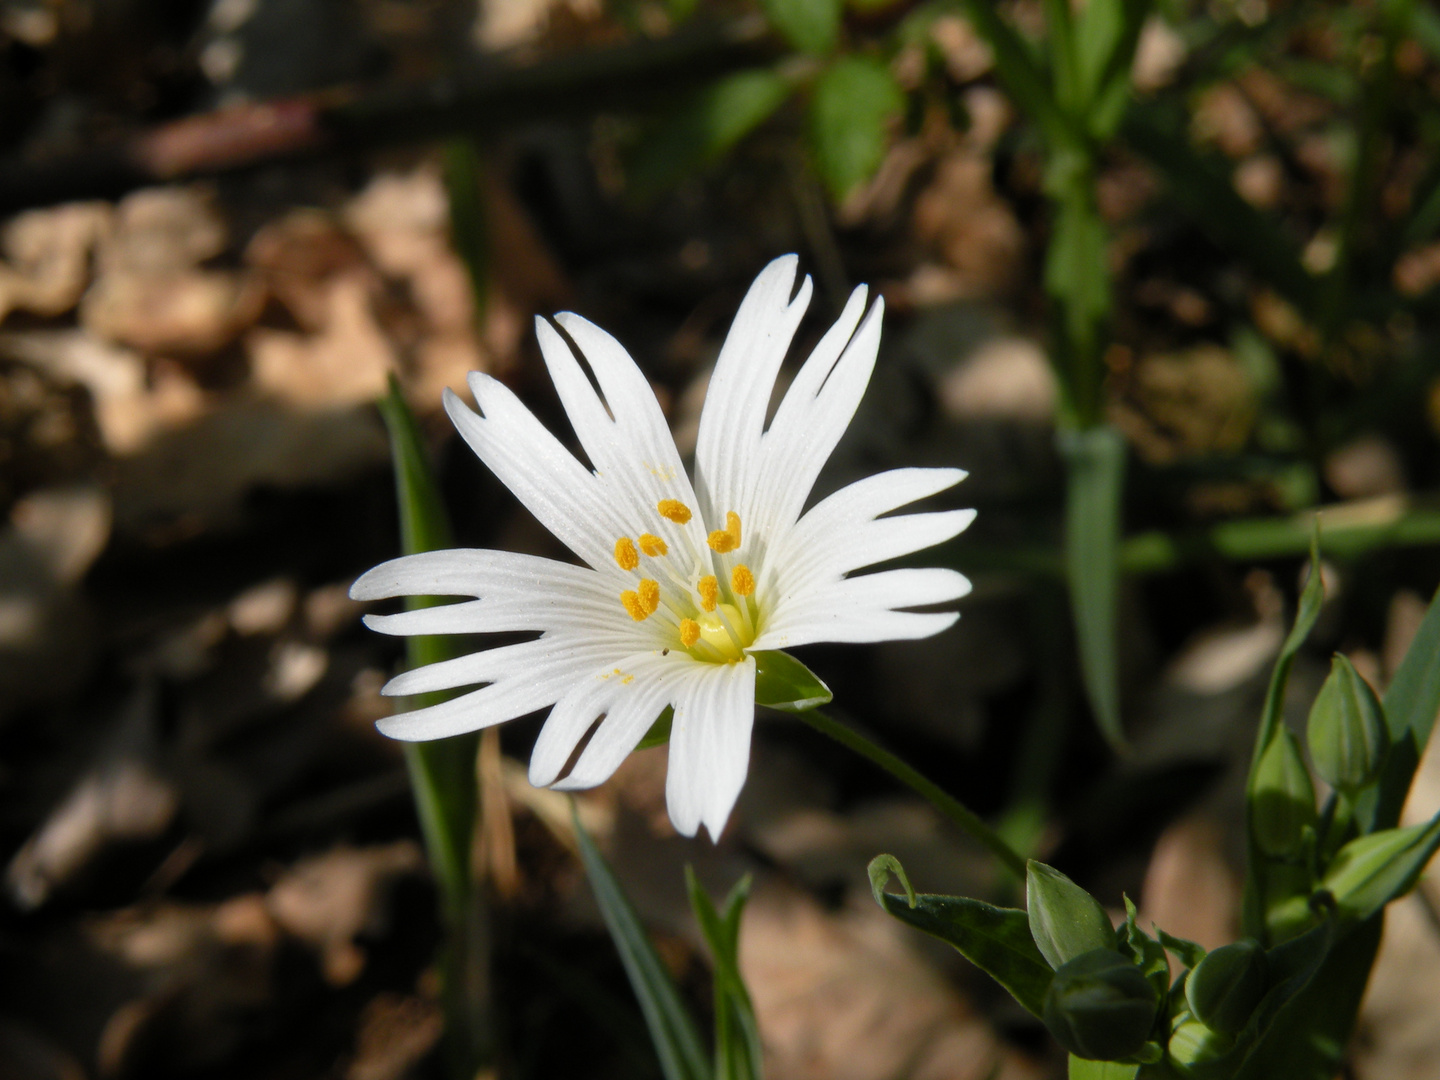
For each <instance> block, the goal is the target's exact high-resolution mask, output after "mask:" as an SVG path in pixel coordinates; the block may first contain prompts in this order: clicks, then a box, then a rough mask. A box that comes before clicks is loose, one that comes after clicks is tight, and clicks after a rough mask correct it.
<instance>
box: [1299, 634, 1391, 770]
mask: <svg viewBox="0 0 1440 1080" xmlns="http://www.w3.org/2000/svg"><path fill="white" fill-rule="evenodd" d="M1306 734H1307V736H1308V739H1309V742H1310V760H1311V761H1312V762H1314V763H1315V771H1316V772H1317V773H1319V774H1320V777H1321V779H1323V780H1324V781H1325V782H1326V783H1327V784H1329V785H1330V786H1331V787H1333V788H1335V789H1336V790H1337V791H1345V792H1354V791H1358V790H1359V789H1360V788H1363V787H1365V786H1366V785H1367V784H1369V783H1370V782H1371V781H1373V780H1374V779H1375V777H1376V776H1378V775H1379V773H1380V765H1381V763H1382V762H1383V761H1384V760H1385V754H1386V753H1387V752H1388V751H1389V749H1390V729H1389V727H1388V726H1387V725H1386V723H1385V710H1384V709H1383V708H1382V707H1381V705H1380V699H1379V698H1377V697H1376V696H1375V691H1374V690H1372V689H1370V684H1369V683H1367V682H1366V681H1365V680H1364V679H1362V678H1361V677H1360V673H1359V672H1358V671H1356V670H1355V665H1354V664H1352V663H1350V661H1349V660H1348V659H1346V658H1345V657H1344V656H1341V655H1340V654H1339V653H1336V655H1335V660H1334V663H1333V664H1332V666H1331V668H1330V677H1329V678H1327V679H1326V680H1325V685H1324V686H1322V687H1321V688H1320V693H1319V695H1318V696H1316V698H1315V704H1314V705H1313V706H1312V707H1311V709H1310V725H1309V728H1308V729H1307V732H1306Z"/></svg>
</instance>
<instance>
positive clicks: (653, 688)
mask: <svg viewBox="0 0 1440 1080" xmlns="http://www.w3.org/2000/svg"><path fill="white" fill-rule="evenodd" d="M657 656H658V654H655V653H643V654H639V655H635V656H628V657H624V658H623V659H621V660H619V661H617V662H616V663H615V664H613V665H611V664H606V665H603V666H601V667H600V668H598V669H597V670H595V671H592V672H591V673H590V674H589V675H588V676H586V677H583V678H581V679H580V680H579V681H578V682H577V683H576V684H575V685H574V686H572V687H570V688H569V689H568V690H566V691H565V693H564V694H563V695H562V696H561V698H560V700H559V701H557V702H556V703H555V707H554V708H553V709H551V710H550V716H549V718H548V719H547V720H546V721H545V726H544V727H542V728H541V729H540V735H539V737H538V738H537V739H536V740H535V749H534V750H533V751H532V752H531V755H530V782H531V783H532V784H534V785H535V786H536V787H546V786H548V785H550V784H553V783H554V782H555V778H556V777H557V776H559V775H560V770H561V769H563V768H564V767H565V762H567V761H568V760H570V755H571V754H572V753H574V751H575V747H576V745H578V744H579V742H580V739H581V738H582V737H583V736H584V735H585V733H586V732H587V731H589V730H590V727H591V725H592V724H594V723H595V720H596V718H597V717H599V716H600V715H601V714H602V713H604V714H608V716H607V719H606V722H607V723H608V722H609V716H614V715H616V714H617V713H619V714H623V713H628V712H644V711H645V710H646V708H647V701H650V700H651V699H656V700H658V699H661V698H663V697H664V695H665V693H666V688H665V685H664V680H663V674H664V671H663V669H660V670H657V668H656V660H657ZM660 659H664V660H668V659H669V658H668V657H666V658H660ZM617 668H618V669H619V672H620V673H619V674H618V675H617V674H616V669H617ZM666 704H668V702H667V701H663V700H660V702H659V704H658V705H656V706H655V708H654V714H653V715H651V717H650V719H649V720H648V721H646V722H645V729H647V730H648V727H649V725H650V724H651V723H654V721H655V717H656V716H658V715H659V714H660V712H661V711H662V710H663V709H664V708H665V705H666ZM602 727H603V725H602ZM644 733H645V732H644V730H642V731H641V732H640V735H637V736H636V738H635V742H639V740H640V737H641V736H643V735H644ZM599 737H600V732H598V731H597V732H596V734H595V738H592V739H591V740H590V746H594V745H595V741H596V739H598V738H599ZM633 748H634V743H631V745H630V748H628V749H626V751H625V753H629V749H633ZM586 753H587V755H588V753H589V747H587V748H586ZM624 756H625V754H624V753H622V754H621V755H620V758H619V759H617V760H616V762H615V764H614V765H613V766H611V767H610V770H609V772H606V773H605V775H604V776H601V777H599V778H598V779H597V780H595V781H594V783H599V782H601V781H602V780H604V779H606V778H607V777H608V776H609V775H610V773H612V772H614V771H615V768H616V767H618V766H619V763H620V760H623V759H624ZM571 775H572V776H574V773H573V772H572V773H571ZM585 786H593V784H589V785H585Z"/></svg>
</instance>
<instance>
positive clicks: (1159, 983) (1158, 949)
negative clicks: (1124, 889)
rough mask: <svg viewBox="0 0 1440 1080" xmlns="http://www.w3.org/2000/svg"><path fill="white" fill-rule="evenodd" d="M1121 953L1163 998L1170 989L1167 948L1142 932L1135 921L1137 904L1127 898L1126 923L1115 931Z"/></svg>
mask: <svg viewBox="0 0 1440 1080" xmlns="http://www.w3.org/2000/svg"><path fill="white" fill-rule="evenodd" d="M1115 938H1116V941H1117V942H1118V943H1119V946H1120V951H1121V952H1122V953H1124V954H1125V955H1126V956H1128V957H1130V960H1131V961H1132V962H1133V963H1134V964H1135V966H1136V967H1138V968H1139V969H1140V971H1141V972H1142V973H1143V974H1144V976H1145V977H1146V978H1147V979H1149V980H1150V984H1151V985H1152V986H1154V987H1155V992H1156V993H1157V994H1159V995H1161V996H1163V995H1164V994H1165V992H1166V991H1167V990H1169V989H1170V961H1169V960H1167V959H1166V958H1165V947H1164V946H1163V945H1161V944H1160V942H1158V941H1156V940H1155V939H1154V938H1152V937H1151V936H1150V935H1149V934H1147V933H1145V931H1144V930H1141V929H1140V927H1139V925H1138V924H1137V923H1136V921H1135V903H1134V901H1132V900H1131V899H1130V897H1128V896H1127V897H1125V922H1124V925H1122V926H1121V927H1120V928H1119V929H1118V930H1116V931H1115Z"/></svg>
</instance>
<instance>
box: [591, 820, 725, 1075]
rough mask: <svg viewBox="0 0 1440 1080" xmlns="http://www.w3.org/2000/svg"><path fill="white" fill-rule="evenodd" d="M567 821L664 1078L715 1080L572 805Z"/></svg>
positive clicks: (691, 1023)
mask: <svg viewBox="0 0 1440 1080" xmlns="http://www.w3.org/2000/svg"><path fill="white" fill-rule="evenodd" d="M571 819H572V820H573V821H574V823H575V838H576V840H577V841H578V842H579V845H580V859H581V861H582V862H583V863H584V864H585V873H586V874H587V875H588V876H589V878H590V888H591V889H593V890H594V892H595V899H596V901H597V902H598V903H599V905H600V913H601V915H603V916H604V918H605V925H606V927H608V928H609V930H610V938H611V940H612V941H614V942H615V948H616V950H617V951H618V952H619V953H620V962H621V963H623V964H624V965H625V973H626V974H627V975H628V976H629V977H630V986H631V988H632V989H633V990H634V991H635V996H636V998H638V999H639V1001H640V1010H641V1011H642V1012H643V1013H644V1014H645V1023H646V1024H647V1025H648V1026H649V1028H650V1039H651V1041H652V1042H653V1043H654V1044H655V1053H656V1054H657V1055H658V1056H659V1058H660V1068H661V1069H662V1070H663V1072H664V1073H665V1080H714V1078H713V1076H712V1073H711V1069H710V1065H709V1062H708V1061H707V1060H706V1055H705V1048H704V1044H703V1043H702V1042H701V1039H700V1032H699V1029H698V1028H697V1027H696V1026H695V1021H694V1019H692V1018H691V1016H690V1013H689V1012H688V1011H687V1010H686V1008H685V1004H684V1002H682V1001H681V1000H680V993H679V991H678V990H676V989H675V983H674V982H673V981H671V979H670V975H669V973H668V972H667V971H666V970H665V965H664V964H663V963H662V962H661V960H660V957H659V956H658V955H657V954H656V952H655V946H653V945H652V944H650V939H649V937H647V936H646V934H645V928H644V927H643V926H641V924H640V917H639V916H638V915H637V914H636V913H635V909H634V908H633V907H631V905H630V901H629V900H628V899H626V897H625V893H624V892H623V891H622V890H621V888H620V883H619V882H618V881H616V880H615V875H614V874H613V873H611V871H610V867H609V866H607V865H606V863H605V860H604V858H603V857H601V855H600V851H599V849H598V848H596V846H595V842H594V841H593V840H591V839H590V834H589V833H587V832H586V831H585V827H584V826H583V825H582V824H581V823H580V815H579V814H578V813H575V812H574V809H573V807H572V811H571Z"/></svg>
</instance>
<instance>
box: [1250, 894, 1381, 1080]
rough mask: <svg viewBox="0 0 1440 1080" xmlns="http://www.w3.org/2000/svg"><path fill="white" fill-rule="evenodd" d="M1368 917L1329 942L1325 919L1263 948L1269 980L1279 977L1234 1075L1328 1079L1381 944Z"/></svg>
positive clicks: (1261, 1079) (1376, 924)
mask: <svg viewBox="0 0 1440 1080" xmlns="http://www.w3.org/2000/svg"><path fill="white" fill-rule="evenodd" d="M1381 925H1382V924H1381V920H1380V919H1379V918H1374V919H1371V920H1370V921H1369V922H1367V923H1364V924H1362V925H1361V926H1360V927H1359V928H1358V929H1357V930H1356V931H1354V932H1352V933H1349V934H1346V935H1345V936H1344V937H1343V938H1341V939H1340V941H1339V942H1338V943H1333V945H1332V941H1333V938H1334V933H1333V926H1332V925H1331V924H1330V923H1329V922H1326V923H1323V924H1321V925H1320V926H1319V927H1316V928H1315V929H1314V930H1311V931H1310V932H1309V933H1307V934H1305V935H1303V936H1302V937H1298V938H1296V939H1294V940H1293V941H1287V942H1286V943H1285V944H1284V945H1281V946H1280V947H1279V948H1276V949H1272V950H1271V951H1270V952H1269V953H1267V954H1266V960H1267V962H1268V963H1269V965H1270V974H1271V978H1272V980H1273V979H1279V980H1282V981H1281V982H1280V984H1279V985H1278V986H1276V987H1275V989H1273V990H1271V991H1270V994H1268V995H1267V996H1266V999H1265V1000H1264V1001H1262V1002H1261V1005H1260V1014H1261V1015H1259V1016H1257V1019H1256V1021H1255V1022H1254V1027H1253V1028H1252V1030H1251V1032H1250V1034H1249V1035H1248V1036H1244V1037H1242V1046H1243V1047H1246V1049H1245V1051H1244V1053H1243V1056H1240V1055H1237V1056H1240V1057H1241V1060H1240V1061H1239V1062H1238V1064H1237V1065H1236V1066H1235V1067H1234V1068H1233V1069H1232V1070H1230V1071H1227V1073H1225V1074H1224V1075H1227V1076H1229V1077H1232V1078H1233V1080H1274V1078H1275V1077H1282V1076H1283V1077H1285V1080H1331V1078H1332V1077H1334V1076H1335V1075H1336V1072H1337V1071H1338V1068H1339V1063H1340V1059H1341V1058H1342V1056H1343V1055H1344V1051H1345V1046H1346V1044H1347V1043H1348V1042H1349V1041H1350V1032H1351V1030H1352V1029H1353V1028H1354V1026H1355V1014H1356V1012H1357V1011H1358V1010H1359V1008H1360V998H1361V996H1362V995H1363V994H1364V991H1365V982H1366V980H1367V978H1368V977H1369V974H1370V968H1371V965H1372V964H1373V963H1374V959H1375V950H1376V948H1377V946H1378V945H1379V943H1380V929H1381Z"/></svg>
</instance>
